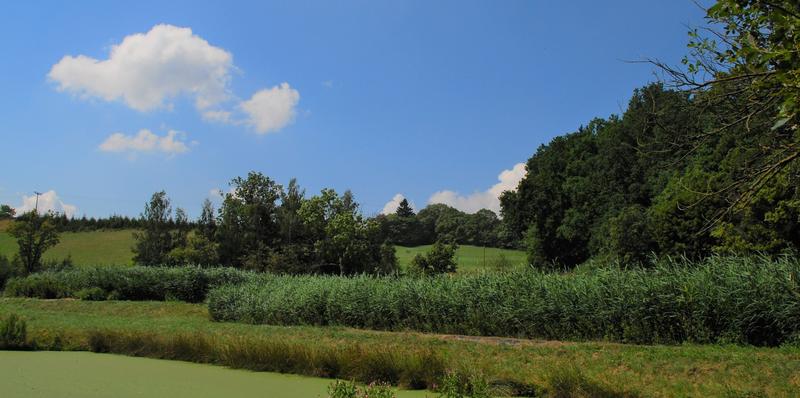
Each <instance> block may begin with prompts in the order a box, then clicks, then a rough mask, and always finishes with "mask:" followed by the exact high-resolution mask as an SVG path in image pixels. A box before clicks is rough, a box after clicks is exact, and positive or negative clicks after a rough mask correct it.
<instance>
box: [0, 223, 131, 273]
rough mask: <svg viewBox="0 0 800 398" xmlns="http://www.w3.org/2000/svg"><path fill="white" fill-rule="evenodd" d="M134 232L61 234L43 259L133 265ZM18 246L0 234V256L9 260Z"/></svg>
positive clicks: (2, 233) (89, 263) (6, 235)
mask: <svg viewBox="0 0 800 398" xmlns="http://www.w3.org/2000/svg"><path fill="white" fill-rule="evenodd" d="M133 232H134V231H133V230H106V231H103V230H100V231H88V232H64V233H62V234H60V236H59V240H60V241H59V243H58V244H57V245H56V246H54V247H53V248H51V249H49V250H48V251H47V252H45V254H44V259H45V260H46V261H47V260H51V261H57V260H62V259H64V258H67V257H71V258H72V261H73V263H74V264H75V265H78V266H82V265H131V264H133V251H132V248H133V245H134V240H133ZM16 252H17V242H16V241H15V240H14V238H13V237H11V236H10V235H9V234H8V232H5V231H3V232H0V255H4V256H6V257H9V258H10V257H12V256H13V255H14V254H15V253H16Z"/></svg>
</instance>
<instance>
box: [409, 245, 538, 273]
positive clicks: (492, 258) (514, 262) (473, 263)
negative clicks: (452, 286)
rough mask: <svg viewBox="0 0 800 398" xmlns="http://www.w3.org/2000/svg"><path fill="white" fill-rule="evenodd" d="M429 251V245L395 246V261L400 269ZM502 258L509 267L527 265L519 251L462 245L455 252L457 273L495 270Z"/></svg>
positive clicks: (522, 253) (522, 252)
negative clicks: (418, 255) (415, 257)
mask: <svg viewBox="0 0 800 398" xmlns="http://www.w3.org/2000/svg"><path fill="white" fill-rule="evenodd" d="M430 249H431V245H424V246H416V247H403V246H397V260H398V262H399V263H400V266H401V267H402V268H404V269H405V268H406V267H408V265H409V264H411V259H413V258H414V256H416V255H417V254H424V253H426V252H427V251H428V250H430ZM501 256H502V257H504V258H505V259H506V260H507V262H508V264H510V265H511V267H521V266H525V264H527V259H526V257H525V252H524V251H521V250H509V249H497V248H494V247H487V248H483V247H478V246H469V245H462V246H459V247H458V250H457V251H456V262H457V263H458V271H460V272H475V271H480V270H483V269H495V268H496V267H495V265H496V264H497V261H498V259H500V257H501Z"/></svg>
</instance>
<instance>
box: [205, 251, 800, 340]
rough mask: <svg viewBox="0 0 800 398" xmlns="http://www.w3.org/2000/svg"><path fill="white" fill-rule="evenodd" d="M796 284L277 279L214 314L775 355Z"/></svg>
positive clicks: (684, 276)
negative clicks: (745, 347)
mask: <svg viewBox="0 0 800 398" xmlns="http://www.w3.org/2000/svg"><path fill="white" fill-rule="evenodd" d="M798 281H800V261H798V260H797V259H795V258H789V257H784V258H780V259H778V260H775V261H771V260H768V259H765V258H734V257H713V258H710V259H708V260H707V261H705V262H702V263H697V264H687V263H684V262H681V261H675V260H672V263H668V262H664V261H662V262H661V263H660V264H659V265H656V266H654V268H652V269H634V270H625V269H621V268H619V267H610V268H594V269H591V270H586V271H584V272H581V273H573V274H554V273H543V272H540V271H534V270H527V271H525V270H516V271H512V272H508V273H500V274H489V273H487V274H478V275H452V276H451V275H439V276H433V277H429V278H378V277H368V276H359V277H351V278H346V277H335V276H269V277H263V278H259V279H255V280H252V281H250V282H246V283H243V284H241V285H236V286H234V285H229V286H224V287H221V288H219V289H215V290H213V291H211V292H210V293H209V299H208V307H209V313H210V315H211V317H212V319H214V320H217V321H239V322H247V323H254V324H275V325H340V326H349V327H360V328H371V329H381V330H408V329H411V330H418V331H423V332H436V333H453V334H469V335H484V336H510V337H528V338H544V339H556V340H585V339H603V340H612V341H619V342H628V343H641V344H653V343H664V344H679V343H683V342H695V343H742V344H753V345H767V346H776V345H781V344H783V343H786V342H789V341H794V340H793V339H796V336H798V335H800V283H798Z"/></svg>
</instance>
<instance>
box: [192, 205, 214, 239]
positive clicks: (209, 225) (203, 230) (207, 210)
mask: <svg viewBox="0 0 800 398" xmlns="http://www.w3.org/2000/svg"><path fill="white" fill-rule="evenodd" d="M197 233H198V234H200V236H202V237H204V238H205V239H206V240H208V241H210V242H213V241H214V239H215V237H216V233H217V218H216V217H215V216H214V205H212V204H211V201H210V200H208V198H206V199H205V200H204V201H203V205H202V210H201V212H200V218H199V219H198V220H197Z"/></svg>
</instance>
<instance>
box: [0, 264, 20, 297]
mask: <svg viewBox="0 0 800 398" xmlns="http://www.w3.org/2000/svg"><path fill="white" fill-rule="evenodd" d="M22 274H23V269H22V263H21V262H20V261H19V257H16V258H14V259H13V260H9V259H8V257H6V256H3V255H0V290H1V289H3V288H4V287H5V285H6V282H7V281H8V280H9V279H11V278H13V277H15V276H20V275H22Z"/></svg>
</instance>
